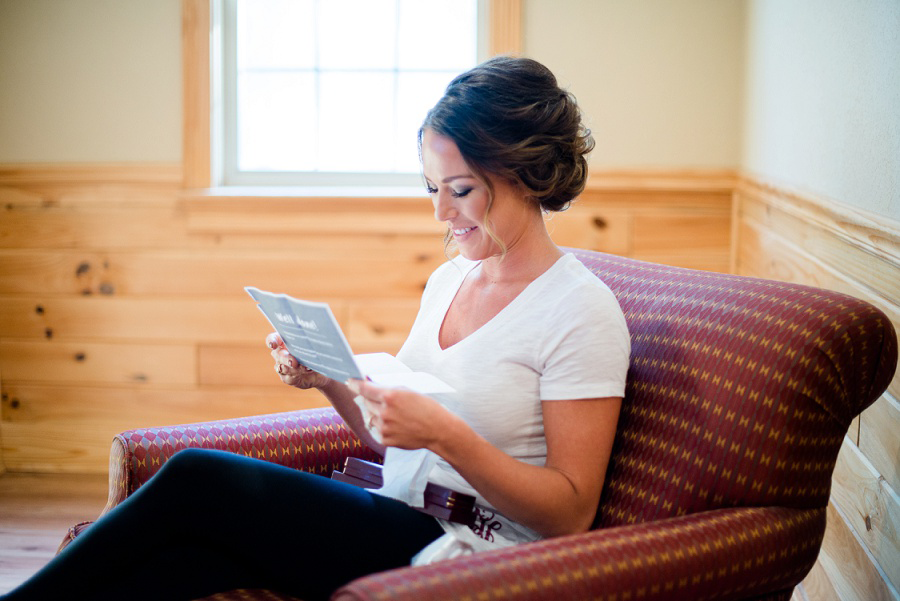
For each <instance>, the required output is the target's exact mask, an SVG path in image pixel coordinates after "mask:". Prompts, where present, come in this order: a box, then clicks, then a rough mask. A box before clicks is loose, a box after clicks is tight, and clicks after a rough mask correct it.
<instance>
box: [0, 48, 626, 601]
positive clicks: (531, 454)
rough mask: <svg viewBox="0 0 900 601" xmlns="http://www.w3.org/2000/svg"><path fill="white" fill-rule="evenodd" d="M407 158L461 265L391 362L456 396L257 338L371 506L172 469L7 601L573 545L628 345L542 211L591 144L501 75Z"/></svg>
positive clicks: (614, 309) (551, 99)
mask: <svg viewBox="0 0 900 601" xmlns="http://www.w3.org/2000/svg"><path fill="white" fill-rule="evenodd" d="M419 146H420V154H421V159H422V165H423V173H424V177H425V182H426V185H427V188H428V192H429V194H430V195H431V198H432V201H433V204H434V209H435V217H436V218H437V219H438V220H440V221H443V222H445V223H446V224H447V227H448V241H449V242H452V244H453V245H454V246H455V247H456V248H458V250H459V254H460V256H459V257H457V258H456V259H454V260H452V261H450V262H448V263H446V264H444V265H443V266H441V267H440V268H439V269H438V270H437V271H436V272H435V273H434V274H433V275H432V277H431V278H430V279H429V282H428V285H427V287H426V289H425V292H424V294H423V297H422V305H421V308H420V312H419V315H418V317H417V318H416V322H415V324H414V325H413V328H412V330H411V332H410V335H409V338H408V340H407V342H406V343H405V344H404V346H403V348H402V349H401V352H400V353H399V355H398V356H399V358H400V359H401V360H403V361H404V362H405V363H406V364H407V365H409V366H410V367H411V368H413V369H414V370H417V371H427V372H430V373H432V374H434V375H436V376H438V377H439V378H440V379H442V380H444V381H445V382H447V383H448V384H449V385H450V386H451V387H452V388H453V389H454V391H455V392H453V393H452V394H444V395H436V396H435V397H434V398H431V397H427V396H423V395H420V394H416V393H413V392H411V391H407V390H398V389H385V388H380V387H377V386H375V385H373V384H371V383H368V382H361V381H353V382H348V383H347V384H344V383H340V382H336V381H334V380H329V379H328V378H326V377H324V376H322V375H320V374H317V373H315V372H312V371H310V370H308V369H306V368H305V367H303V366H302V365H300V364H299V363H298V362H297V360H296V359H295V358H294V357H292V356H290V355H289V354H288V352H287V351H286V350H285V349H284V346H283V344H282V342H281V340H280V339H279V338H278V336H277V335H275V334H272V335H270V336H269V337H268V339H267V344H268V345H269V347H270V349H271V352H272V355H273V357H274V359H275V368H276V371H277V372H278V373H279V375H280V377H281V379H282V380H283V381H284V382H285V383H287V384H290V385H292V386H296V387H298V388H311V387H315V388H318V389H319V390H321V391H322V392H323V393H324V394H325V395H326V397H327V398H328V399H329V401H330V402H331V403H332V404H333V405H334V406H335V408H336V409H337V410H338V412H339V413H340V414H341V415H342V417H343V418H344V419H345V421H346V422H347V424H348V425H349V426H350V427H351V428H352V429H353V430H354V432H355V433H356V434H357V435H359V436H360V437H361V438H362V439H363V440H364V441H365V442H366V443H367V444H368V445H370V446H371V447H372V448H374V449H376V450H377V451H378V452H379V453H382V454H384V455H385V467H384V478H385V486H384V487H383V488H382V489H381V490H379V491H376V492H375V493H373V492H369V491H365V490H363V489H358V488H355V487H353V486H350V485H347V484H343V483H340V482H335V481H333V480H329V479H326V478H322V477H320V476H315V475H311V474H306V473H302V472H297V471H295V470H291V469H288V468H284V467H282V466H278V465H273V464H270V463H267V462H264V461H259V460H254V459H248V458H246V457H240V456H237V455H233V454H229V453H224V452H218V451H208V450H193V449H189V450H185V451H182V452H180V453H177V454H176V455H175V456H173V457H172V458H171V459H170V460H169V461H167V462H166V464H165V466H164V467H163V469H162V470H160V472H159V473H158V474H157V475H156V476H155V477H154V478H152V479H151V480H150V481H149V482H148V483H147V484H146V485H144V486H143V487H142V488H140V489H139V490H138V491H137V492H136V493H135V494H133V495H132V496H131V497H129V498H128V499H127V500H126V501H125V502H123V503H122V504H121V505H119V506H118V507H117V508H116V509H114V510H113V511H111V512H110V513H108V514H107V515H106V516H104V517H103V518H102V519H101V520H99V521H98V522H97V523H96V524H94V525H93V526H91V528H89V529H88V530H87V531H85V532H84V533H83V534H82V535H81V536H79V537H78V539H76V540H75V541H74V542H73V543H72V544H71V545H70V546H69V547H68V548H67V549H66V550H65V551H64V552H63V553H61V554H60V555H59V556H57V557H56V558H55V559H54V560H53V561H51V562H50V563H49V564H48V565H47V566H46V567H45V568H44V569H43V570H41V571H40V572H38V574H36V575H35V576H34V577H33V578H32V579H30V580H29V581H28V582H26V583H25V584H23V585H22V586H21V587H20V588H19V589H16V590H15V591H13V592H12V593H10V594H9V595H8V596H7V597H3V598H4V599H8V600H24V599H48V598H54V597H56V596H59V597H61V596H63V595H66V596H67V597H69V598H79V599H118V598H123V595H126V596H127V597H128V598H130V599H161V598H165V599H193V598H198V597H202V596H204V595H209V594H211V593H214V592H219V591H223V590H228V589H231V588H270V589H277V590H281V591H284V592H287V593H290V594H292V595H295V596H297V597H300V598H303V599H317V598H327V596H329V595H330V594H331V592H333V591H334V590H335V589H336V588H337V587H339V586H340V585H341V584H343V583H346V582H348V581H350V580H353V579H354V578H357V577H359V576H362V575H365V574H369V573H373V572H378V571H382V570H386V569H389V568H393V567H399V566H403V565H408V564H409V563H411V562H414V563H425V562H429V561H437V560H439V559H442V558H445V557H452V556H455V555H459V554H464V553H472V552H477V551H481V550H484V549H490V548H495V547H499V546H504V545H509V544H515V543H518V542H522V541H529V540H535V539H537V538H541V537H547V536H556V535H561V534H568V533H574V532H581V531H584V530H587V529H588V528H589V527H590V525H591V523H592V521H593V519H594V514H595V511H596V508H597V504H598V501H599V498H600V492H601V488H602V485H603V477H604V473H605V470H606V466H607V463H608V461H609V455H610V452H611V448H612V443H613V437H614V433H615V427H616V421H617V419H618V413H619V408H620V404H621V398H622V396H623V394H624V386H625V374H626V371H627V366H628V357H629V337H628V332H627V329H626V326H625V321H624V317H623V316H622V312H621V310H620V309H619V307H618V304H617V303H616V301H615V298H614V297H613V295H612V293H611V292H610V291H609V289H608V288H606V286H605V285H603V284H602V282H600V280H598V279H597V278H596V276H594V275H593V274H591V273H590V272H589V271H588V270H587V269H586V268H585V267H584V266H582V265H581V263H580V262H578V261H577V260H576V259H575V258H574V257H572V256H571V255H564V254H563V253H562V252H561V251H560V250H559V249H558V248H557V247H556V245H555V244H554V243H553V242H552V240H551V239H550V236H549V235H548V233H547V230H546V227H545V225H544V220H543V212H545V211H558V210H562V209H564V208H565V207H567V206H568V204H569V202H570V201H571V200H572V199H573V198H574V197H575V196H577V195H578V194H579V193H580V192H581V191H582V190H583V188H584V183H585V179H586V176H587V171H586V161H585V155H586V154H587V153H588V152H589V151H590V150H591V148H592V146H593V140H592V139H591V137H590V134H589V132H588V131H587V130H586V129H585V128H584V127H583V126H582V124H581V118H580V113H579V111H578V108H577V106H576V104H575V101H574V99H573V98H572V97H571V96H570V95H569V94H568V93H566V92H565V91H563V90H561V89H560V88H559V87H558V85H557V83H556V80H555V78H554V77H553V75H552V73H550V71H548V70H547V69H546V68H545V67H543V66H542V65H540V64H539V63H536V62H534V61H531V60H527V59H514V58H496V59H492V60H490V61H487V62H486V63H483V64H482V65H479V66H478V67H476V68H474V69H472V70H471V71H469V72H467V73H464V74H462V75H460V76H459V77H457V78H456V79H454V80H453V82H451V83H450V85H449V86H448V88H447V90H446V93H445V95H444V97H443V98H442V99H441V100H440V101H439V102H438V104H437V105H436V106H435V107H434V108H433V109H432V110H431V111H430V112H429V114H428V116H427V118H426V119H425V122H424V124H423V126H422V129H421V131H420V134H419ZM427 482H434V483H437V484H442V485H444V486H447V487H449V488H452V489H454V490H457V491H460V492H465V493H468V494H473V495H475V496H476V499H477V503H478V516H479V521H478V522H477V523H476V525H475V526H474V527H471V528H470V527H467V526H462V525H459V524H454V523H447V522H442V521H438V520H436V519H435V518H432V517H430V516H428V515H426V514H425V513H422V512H420V511H418V510H416V509H415V508H414V507H415V506H421V500H422V498H421V497H422V490H423V488H424V486H425V484H427ZM124 548H127V549H128V553H127V554H126V553H122V549H124Z"/></svg>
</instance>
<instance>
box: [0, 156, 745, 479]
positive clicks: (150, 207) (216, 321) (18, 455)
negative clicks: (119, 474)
mask: <svg viewBox="0 0 900 601" xmlns="http://www.w3.org/2000/svg"><path fill="white" fill-rule="evenodd" d="M732 187H733V177H732V176H731V175H730V174H728V173H707V174H680V175H679V174H676V175H673V176H669V175H664V174H663V175H660V174H643V175H641V174H638V175H637V176H634V175H631V176H628V175H626V174H603V175H602V176H599V177H598V178H597V179H596V181H594V182H593V183H592V184H591V186H590V188H589V190H588V191H587V192H585V194H584V195H583V197H582V198H581V199H580V200H579V201H578V202H577V203H576V205H575V206H573V207H572V208H571V209H570V210H569V211H568V212H565V213H561V214H557V215H554V216H553V217H552V219H550V221H549V222H548V223H549V227H550V229H551V231H552V232H553V235H554V238H555V239H556V240H557V242H558V243H560V244H563V245H572V246H579V247H584V248H594V249H599V250H606V251H610V252H614V253H618V254H622V255H626V256H634V257H638V258H643V259H648V260H657V261H662V262H668V263H672V264H678V265H685V266H690V267H700V268H706V269H713V270H720V271H721V270H727V269H728V261H729V248H730V231H731V229H730V217H731V189H732ZM442 238H443V229H442V226H441V225H440V224H438V223H437V222H435V221H434V219H433V216H432V209H431V205H430V202H429V201H428V200H427V198H424V197H409V198H391V197H385V198H341V197H333V198H300V197H296V198H288V197H283V196H247V195H237V194H235V195H231V196H226V195H222V196H214V195H211V194H210V193H203V192H197V193H185V192H183V191H182V172H181V169H180V168H179V167H177V166H167V165H132V166H116V165H95V166H82V167H78V166H27V165H26V166H15V167H5V168H3V167H0V378H2V405H0V410H2V414H0V415H2V421H0V449H2V459H3V461H4V462H5V464H6V468H7V469H9V470H13V471H53V472H56V471H61V472H105V471H106V469H107V461H108V453H109V443H110V440H111V437H112V436H113V435H114V434H116V433H117V432H120V431H122V430H126V429H129V428H137V427H146V426H159V425H166V424H176V423H184V422H190V421H203V420H211V419H220V418H228V417H236V416H242V415H252V414H260V413H269V412H276V411H286V410H290V409H296V408H303V407H312V406H320V405H322V404H323V400H322V399H321V398H320V396H319V395H318V394H317V393H315V392H305V393H304V392H299V391H296V390H294V389H290V388H287V387H285V386H283V385H281V383H280V381H279V380H278V378H277V377H276V376H275V374H274V373H273V370H272V363H271V358H270V357H269V354H268V352H267V349H266V348H265V346H264V344H263V340H264V337H265V335H266V334H267V333H268V331H269V327H268V324H267V323H266V322H265V320H264V319H263V317H262V316H261V315H260V314H259V312H258V311H257V310H256V309H255V308H254V305H253V303H252V301H251V300H250V298H249V297H247V296H246V294H245V293H244V291H243V287H244V286H245V285H254V286H258V287H260V288H264V289H272V290H278V291H283V292H287V293H289V294H292V295H296V296H300V297H304V298H311V299H315V300H321V301H327V302H329V303H331V305H332V307H333V309H334V311H335V314H336V315H337V317H338V319H339V321H340V322H341V324H342V326H343V327H344V328H345V331H346V333H347V336H348V339H349V341H350V343H351V345H352V346H353V348H354V350H355V351H356V352H369V351H378V350H383V351H388V352H396V351H397V350H398V349H399V347H400V344H401V343H402V341H403V339H404V338H405V335H406V332H407V331H408V329H409V327H410V326H411V325H412V321H413V319H414V317H415V312H416V310H417V308H418V298H419V296H420V294H421V291H422V288H423V286H424V284H425V281H426V279H427V277H428V275H429V274H430V273H431V271H432V270H433V269H434V268H435V267H436V266H437V265H439V264H440V263H441V262H443V261H445V260H446V256H445V254H444V248H443V242H442Z"/></svg>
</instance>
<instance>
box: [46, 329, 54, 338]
mask: <svg viewBox="0 0 900 601" xmlns="http://www.w3.org/2000/svg"><path fill="white" fill-rule="evenodd" d="M44 338H46V339H47V340H50V339H51V338H53V328H44Z"/></svg>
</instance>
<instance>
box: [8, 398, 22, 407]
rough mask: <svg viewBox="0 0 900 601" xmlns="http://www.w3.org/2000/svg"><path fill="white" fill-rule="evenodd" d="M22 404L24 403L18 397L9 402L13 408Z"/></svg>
mask: <svg viewBox="0 0 900 601" xmlns="http://www.w3.org/2000/svg"><path fill="white" fill-rule="evenodd" d="M21 404H22V403H20V402H19V399H17V398H13V400H12V401H10V402H9V406H10V407H11V408H13V409H18V408H19V406H21Z"/></svg>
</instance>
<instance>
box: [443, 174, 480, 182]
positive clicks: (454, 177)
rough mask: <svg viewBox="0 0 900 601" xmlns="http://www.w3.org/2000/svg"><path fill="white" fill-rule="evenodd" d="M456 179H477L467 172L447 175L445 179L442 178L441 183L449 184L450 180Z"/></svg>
mask: <svg viewBox="0 0 900 601" xmlns="http://www.w3.org/2000/svg"><path fill="white" fill-rule="evenodd" d="M455 179H475V177H474V176H472V175H468V174H466V175H451V176H450V177H445V178H444V179H443V180H441V183H442V184H449V183H450V182H452V181H453V180H455Z"/></svg>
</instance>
